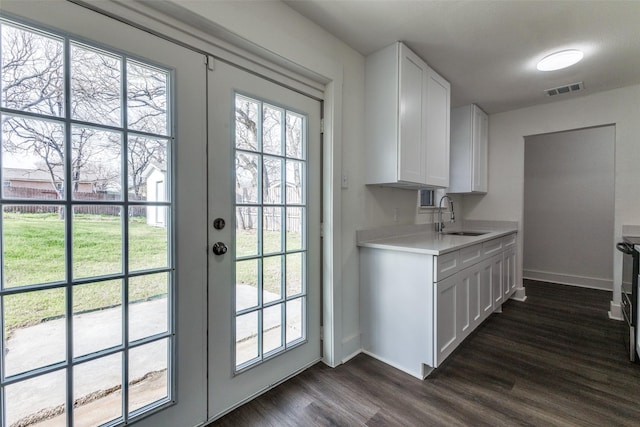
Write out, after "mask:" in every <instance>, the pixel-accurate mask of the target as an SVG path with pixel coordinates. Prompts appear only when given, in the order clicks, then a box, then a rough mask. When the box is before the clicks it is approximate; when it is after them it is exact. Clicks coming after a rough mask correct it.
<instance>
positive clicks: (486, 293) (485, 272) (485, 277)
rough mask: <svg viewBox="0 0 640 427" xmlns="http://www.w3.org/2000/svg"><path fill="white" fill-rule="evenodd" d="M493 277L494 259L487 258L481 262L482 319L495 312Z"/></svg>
mask: <svg viewBox="0 0 640 427" xmlns="http://www.w3.org/2000/svg"><path fill="white" fill-rule="evenodd" d="M492 279H493V260H492V259H487V260H485V261H483V262H482V263H480V309H481V310H482V319H486V318H487V317H489V315H490V314H491V313H492V312H493V297H492V296H491V295H492V294H491V291H492V285H491V281H492Z"/></svg>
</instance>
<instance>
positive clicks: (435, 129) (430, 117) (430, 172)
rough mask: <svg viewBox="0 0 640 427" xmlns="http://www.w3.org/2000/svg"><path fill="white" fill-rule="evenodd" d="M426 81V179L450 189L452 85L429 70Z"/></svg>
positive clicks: (434, 184) (428, 182)
mask: <svg viewBox="0 0 640 427" xmlns="http://www.w3.org/2000/svg"><path fill="white" fill-rule="evenodd" d="M425 78H426V83H425V85H426V89H427V91H426V113H427V114H426V129H425V132H426V149H427V152H426V156H427V157H426V162H427V163H426V180H427V184H428V185H433V186H435V187H448V186H449V132H450V128H449V126H450V85H449V82H448V81H446V80H445V79H443V78H442V77H441V76H439V75H438V74H437V73H436V72H435V71H433V70H432V69H430V68H428V72H427V73H426V75H425Z"/></svg>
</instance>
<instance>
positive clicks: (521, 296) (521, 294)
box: [511, 286, 527, 302]
mask: <svg viewBox="0 0 640 427" xmlns="http://www.w3.org/2000/svg"><path fill="white" fill-rule="evenodd" d="M511 299H512V300H515V301H520V302H525V301H526V300H527V290H526V289H525V287H524V286H523V287H521V288H516V290H515V292H514V293H513V295H512V296H511Z"/></svg>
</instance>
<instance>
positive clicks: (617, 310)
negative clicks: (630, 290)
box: [608, 301, 624, 321]
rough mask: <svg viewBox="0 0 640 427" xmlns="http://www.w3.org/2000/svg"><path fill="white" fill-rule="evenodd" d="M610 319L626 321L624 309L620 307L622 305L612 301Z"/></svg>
mask: <svg viewBox="0 0 640 427" xmlns="http://www.w3.org/2000/svg"><path fill="white" fill-rule="evenodd" d="M608 314H609V319H612V320H620V321H622V320H624V317H623V315H622V307H621V306H620V304H616V303H615V302H613V301H611V303H610V304H609V312H608Z"/></svg>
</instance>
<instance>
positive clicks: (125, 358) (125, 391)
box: [120, 57, 129, 423]
mask: <svg viewBox="0 0 640 427" xmlns="http://www.w3.org/2000/svg"><path fill="white" fill-rule="evenodd" d="M127 62H128V58H126V57H123V58H122V61H121V62H120V67H121V69H120V76H121V79H120V84H121V86H120V94H121V96H122V99H121V100H120V105H121V118H120V120H121V123H120V125H121V126H122V141H121V143H122V146H121V150H122V155H121V156H120V158H121V168H122V169H121V170H122V178H121V179H122V181H121V184H120V186H121V187H122V193H123V194H122V200H123V201H124V206H123V208H122V209H123V210H124V212H123V213H122V214H123V215H126V216H125V217H124V223H123V224H124V225H123V230H122V231H123V234H122V243H123V250H124V253H123V257H122V261H123V263H124V266H123V270H122V271H123V272H124V279H123V281H122V344H123V347H124V349H125V351H124V352H123V353H122V402H121V403H122V417H123V420H124V422H125V423H127V422H128V421H129V167H128V159H129V130H128V129H129V127H128V123H129V115H128V96H127Z"/></svg>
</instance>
